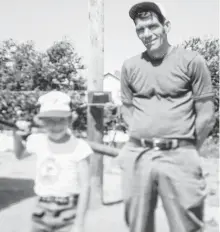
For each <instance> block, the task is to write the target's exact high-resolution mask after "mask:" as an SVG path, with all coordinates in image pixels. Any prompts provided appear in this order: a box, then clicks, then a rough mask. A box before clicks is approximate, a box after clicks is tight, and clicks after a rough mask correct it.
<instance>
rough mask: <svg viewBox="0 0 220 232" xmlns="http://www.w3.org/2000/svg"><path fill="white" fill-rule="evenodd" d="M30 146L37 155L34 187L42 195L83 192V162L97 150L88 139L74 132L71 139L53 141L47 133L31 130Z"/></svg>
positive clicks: (28, 141) (28, 149)
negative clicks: (81, 190)
mask: <svg viewBox="0 0 220 232" xmlns="http://www.w3.org/2000/svg"><path fill="white" fill-rule="evenodd" d="M76 140H77V144H76ZM26 149H27V152H28V153H32V154H36V155H37V168H36V178H35V186H34V190H35V193H36V194H37V195H38V196H58V197H59V196H60V197H65V196H69V195H72V194H79V193H80V183H79V162H80V161H82V160H83V159H85V158H87V157H88V156H89V155H91V154H92V153H93V151H92V149H91V147H90V146H89V144H88V143H87V142H86V141H84V140H82V139H78V138H75V137H74V136H73V135H72V136H71V138H70V139H69V140H68V141H67V142H65V143H60V144H58V143H54V142H52V141H50V140H49V139H48V137H47V134H43V133H41V134H40V133H39V134H31V135H30V136H29V137H28V139H27V142H26Z"/></svg>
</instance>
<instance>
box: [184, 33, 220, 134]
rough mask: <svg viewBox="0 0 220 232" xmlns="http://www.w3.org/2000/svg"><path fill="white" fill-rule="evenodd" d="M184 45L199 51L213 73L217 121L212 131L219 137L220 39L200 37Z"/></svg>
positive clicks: (187, 41)
mask: <svg viewBox="0 0 220 232" xmlns="http://www.w3.org/2000/svg"><path fill="white" fill-rule="evenodd" d="M182 46H183V47H184V48H186V49H190V50H194V51H197V52H199V53H200V54H201V55H202V56H203V57H204V58H205V60H206V62H207V65H208V68H209V70H210V73H211V78H212V84H213V89H214V92H215V116H216V123H215V126H214V129H213V130H212V132H211V136H213V137H214V138H218V137H219V39H217V38H205V39H201V38H199V37H196V38H191V39H189V40H186V41H184V43H183V44H182Z"/></svg>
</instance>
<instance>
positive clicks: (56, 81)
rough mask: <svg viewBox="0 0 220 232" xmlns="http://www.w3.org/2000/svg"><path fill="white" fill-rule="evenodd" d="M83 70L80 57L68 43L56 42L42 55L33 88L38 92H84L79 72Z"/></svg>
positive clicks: (84, 83) (84, 87) (83, 82)
mask: <svg viewBox="0 0 220 232" xmlns="http://www.w3.org/2000/svg"><path fill="white" fill-rule="evenodd" d="M84 68H85V67H84V65H83V64H82V59H81V57H79V56H78V54H77V52H76V51H75V48H74V47H73V45H72V44H71V43H70V42H69V41H67V40H63V41H59V42H56V43H54V45H53V46H51V47H50V48H49V49H48V50H47V51H46V53H45V54H42V58H41V62H40V64H39V70H38V75H37V76H36V77H35V78H34V87H35V89H40V90H51V89H59V90H85V89H86V82H85V79H84V78H83V77H82V72H81V71H82V70H83V69H84ZM39 73H40V74H41V75H39Z"/></svg>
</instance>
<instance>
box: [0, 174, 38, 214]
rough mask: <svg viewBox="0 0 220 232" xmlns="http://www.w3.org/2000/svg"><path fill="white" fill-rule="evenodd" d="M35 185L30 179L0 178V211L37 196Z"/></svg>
mask: <svg viewBox="0 0 220 232" xmlns="http://www.w3.org/2000/svg"><path fill="white" fill-rule="evenodd" d="M33 185H34V181H33V180H29V179H11V178H0V210H2V209H4V208H7V207H9V206H10V205H12V204H15V203H17V202H19V201H21V200H24V199H26V198H30V197H33V196H35V194H34V191H33Z"/></svg>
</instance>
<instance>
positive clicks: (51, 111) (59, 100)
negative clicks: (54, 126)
mask: <svg viewBox="0 0 220 232" xmlns="http://www.w3.org/2000/svg"><path fill="white" fill-rule="evenodd" d="M70 103H71V98H70V97H69V95H67V94H65V93H63V92H60V91H51V92H49V93H46V94H44V95H42V96H41V97H40V98H39V99H38V102H37V104H38V105H39V106H40V110H39V113H38V115H37V116H38V118H45V117H69V116H71V114H72V113H71V108H70Z"/></svg>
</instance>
